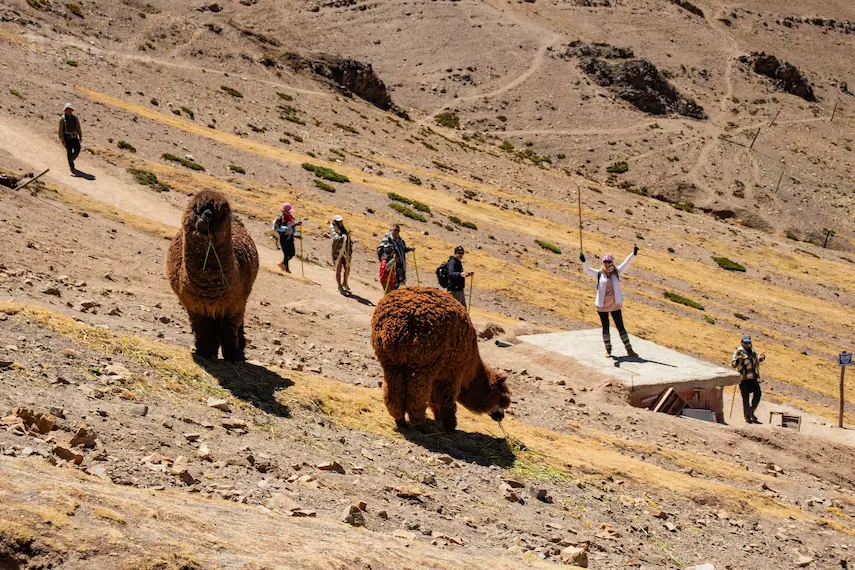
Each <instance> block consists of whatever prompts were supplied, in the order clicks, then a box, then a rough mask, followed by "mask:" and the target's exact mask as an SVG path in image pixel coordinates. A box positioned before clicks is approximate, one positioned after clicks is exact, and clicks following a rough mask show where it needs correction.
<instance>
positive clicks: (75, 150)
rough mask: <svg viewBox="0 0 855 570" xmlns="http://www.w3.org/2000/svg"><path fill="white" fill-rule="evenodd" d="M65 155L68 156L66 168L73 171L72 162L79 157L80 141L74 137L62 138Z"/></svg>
mask: <svg viewBox="0 0 855 570" xmlns="http://www.w3.org/2000/svg"><path fill="white" fill-rule="evenodd" d="M63 139H64V140H65V153H66V154H67V155H68V167H69V168H70V169H72V170H74V161H75V160H77V157H78V155H80V139H79V138H77V137H74V136H64V137H63Z"/></svg>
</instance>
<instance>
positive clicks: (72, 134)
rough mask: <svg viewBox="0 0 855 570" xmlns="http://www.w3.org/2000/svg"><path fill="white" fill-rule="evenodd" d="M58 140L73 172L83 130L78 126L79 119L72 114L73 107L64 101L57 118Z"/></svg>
mask: <svg viewBox="0 0 855 570" xmlns="http://www.w3.org/2000/svg"><path fill="white" fill-rule="evenodd" d="M59 140H61V141H62V145H63V146H64V147H65V152H66V154H67V155H68V168H70V169H71V171H72V172H74V161H75V160H76V159H77V156H78V155H79V154H80V144H81V143H82V142H83V130H82V129H81V128H80V119H78V118H77V115H75V114H74V107H73V106H72V105H71V103H66V104H65V108H64V109H63V114H62V118H60V120H59Z"/></svg>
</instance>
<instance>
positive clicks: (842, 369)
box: [837, 366, 846, 427]
mask: <svg viewBox="0 0 855 570" xmlns="http://www.w3.org/2000/svg"><path fill="white" fill-rule="evenodd" d="M845 375H846V367H845V366H841V367H840V412H839V414H838V416H837V427H843V404H844V401H843V377H844V376H845Z"/></svg>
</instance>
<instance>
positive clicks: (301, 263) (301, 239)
mask: <svg viewBox="0 0 855 570" xmlns="http://www.w3.org/2000/svg"><path fill="white" fill-rule="evenodd" d="M299 228H300V274H301V275H302V276H303V279H305V278H306V269H305V267H303V224H300V225H299Z"/></svg>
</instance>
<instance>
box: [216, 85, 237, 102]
mask: <svg viewBox="0 0 855 570" xmlns="http://www.w3.org/2000/svg"><path fill="white" fill-rule="evenodd" d="M220 89H222V90H223V91H225V92H226V93H228V94H229V95H231V96H232V97H236V98H238V99H243V93H241V92H240V91H238V90H237V89H233V88H232V87H229V86H228V85H221V86H220Z"/></svg>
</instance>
